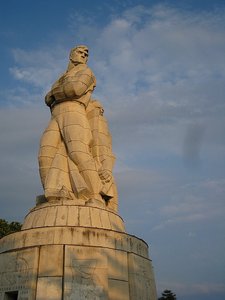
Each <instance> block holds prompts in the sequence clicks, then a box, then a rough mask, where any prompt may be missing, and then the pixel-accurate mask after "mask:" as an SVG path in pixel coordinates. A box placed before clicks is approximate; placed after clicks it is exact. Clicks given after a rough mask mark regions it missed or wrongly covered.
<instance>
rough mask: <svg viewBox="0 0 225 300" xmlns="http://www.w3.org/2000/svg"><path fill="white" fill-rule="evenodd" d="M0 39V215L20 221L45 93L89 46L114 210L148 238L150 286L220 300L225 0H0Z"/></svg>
mask: <svg viewBox="0 0 225 300" xmlns="http://www.w3.org/2000/svg"><path fill="white" fill-rule="evenodd" d="M0 40H1V42H0V55H1V63H0V65H1V68H0V78H1V81H0V126H1V131H0V135H1V136H0V139H1V145H0V154H1V155H0V157H1V158H0V170H1V179H0V190H1V196H0V201H1V216H0V217H1V218H4V219H7V220H9V221H12V220H18V221H22V220H23V218H24V216H25V214H26V213H27V212H28V209H29V208H32V207H33V206H34V203H35V197H36V195H38V194H41V193H42V189H41V184H40V180H39V175H38V165H37V152H38V145H39V139H40V136H41V134H42V132H43V129H44V128H45V126H46V125H47V122H48V120H49V115H50V114H49V111H48V109H47V107H45V105H44V100H43V99H44V95H45V93H46V91H47V90H48V88H49V87H50V85H51V84H52V82H53V81H54V80H55V79H56V78H57V76H58V75H59V74H60V73H61V72H62V71H63V70H64V69H65V68H66V65H67V57H68V52H69V50H70V49H71V48H72V47H73V46H74V45H77V44H87V45H88V46H89V48H90V59H89V65H90V66H91V68H92V69H93V71H94V73H95V75H96V77H97V87H96V90H95V94H94V96H95V97H96V98H98V99H99V100H100V101H101V102H102V103H103V104H104V107H105V114H106V117H107V119H108V120H109V125H110V128H111V131H112V135H113V149H114V152H115V154H116V156H117V161H116V167H115V172H114V173H115V177H116V179H117V183H118V188H119V201H120V215H121V216H122V217H123V218H124V220H125V224H126V228H127V231H128V233H130V234H134V235H136V236H138V237H140V238H143V239H144V240H145V241H146V242H147V243H148V244H149V245H150V256H151V258H152V260H153V265H154V269H155V276H156V283H157V290H158V293H159V294H160V293H161V292H162V291H163V290H164V289H166V288H168V289H171V290H172V291H173V292H174V293H176V294H177V298H178V299H179V300H187V299H188V300H202V299H204V300H208V299H210V300H222V299H224V298H225V256H224V253H225V235H224V231H225V221H224V214H225V134H224V132H225V85H224V80H225V59H224V54H225V3H224V1H218V0H217V1H207V0H205V1H203V0H202V1H201V0H195V1H194V0H193V1H188V0H187V1H184V0H183V1H182V0H180V1H178V0H177V1H175V0H173V1H151V0H149V1H141V0H140V1H132V0H127V1H126V0H124V1H119V0H118V1H116V0H111V1H108V0H105V1H100V0H97V1H85V0H83V1H75V0H73V1H70V0H64V1H53V0H48V1H47V0H46V1H43V0H39V1H28V0H21V1H16V0H15V1H12V0H8V1H7V2H5V1H2V3H1V10H0Z"/></svg>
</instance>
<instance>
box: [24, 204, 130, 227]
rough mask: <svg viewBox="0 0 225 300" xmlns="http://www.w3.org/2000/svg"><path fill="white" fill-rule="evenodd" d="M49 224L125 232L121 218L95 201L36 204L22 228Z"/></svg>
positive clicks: (47, 225)
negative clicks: (85, 203) (87, 203)
mask: <svg viewBox="0 0 225 300" xmlns="http://www.w3.org/2000/svg"><path fill="white" fill-rule="evenodd" d="M50 226H76V227H77V226H78V227H93V228H101V229H108V230H114V231H119V232H125V227H124V222H123V219H122V218H121V217H120V216H119V215H118V214H116V213H115V212H113V211H110V210H107V209H105V208H102V207H99V206H95V203H89V205H84V203H83V202H81V204H80V203H79V204H78V203H77V202H76V204H75V203H74V201H72V200H71V201H70V200H60V201H51V202H44V203H42V204H38V205H37V206H36V207H34V208H33V209H31V211H30V212H29V213H28V214H27V216H26V217H25V219H24V223H23V227H22V230H24V229H32V228H40V227H50Z"/></svg>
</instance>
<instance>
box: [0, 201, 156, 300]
mask: <svg viewBox="0 0 225 300" xmlns="http://www.w3.org/2000/svg"><path fill="white" fill-rule="evenodd" d="M0 253H1V255H0V300H7V299H19V300H34V299H35V300H48V299H52V300H62V299H63V300H72V299H73V300H84V299H85V300H89V299H90V300H100V299H101V300H139V299H141V300H156V299H157V296H156V289H155V281H154V275H153V271H152V265H151V261H150V259H149V256H148V246H147V244H146V243H145V242H144V241H143V240H140V239H138V238H137V237H135V236H131V235H129V234H127V233H126V232H125V228H124V224H123V220H122V219H121V218H120V217H119V215H117V214H116V213H115V212H112V211H109V210H107V209H104V208H100V207H94V206H85V205H74V203H73V201H60V202H55V203H43V204H40V205H37V206H36V207H35V208H34V209H33V210H31V212H30V213H29V214H28V215H27V216H26V218H25V221H24V225H23V228H22V231H21V232H17V233H14V234H10V235H8V236H6V237H4V238H2V239H1V240H0Z"/></svg>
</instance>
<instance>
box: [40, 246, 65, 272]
mask: <svg viewBox="0 0 225 300" xmlns="http://www.w3.org/2000/svg"><path fill="white" fill-rule="evenodd" d="M62 258H63V246H62V245H47V246H46V245H45V246H41V248H40V258H39V272H38V274H39V276H41V277H43V276H50V277H52V276H63V259H62Z"/></svg>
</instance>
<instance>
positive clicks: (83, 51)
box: [70, 45, 88, 65]
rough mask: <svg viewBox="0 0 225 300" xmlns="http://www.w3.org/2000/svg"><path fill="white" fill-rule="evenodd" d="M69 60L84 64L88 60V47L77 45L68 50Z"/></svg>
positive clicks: (76, 63)
mask: <svg viewBox="0 0 225 300" xmlns="http://www.w3.org/2000/svg"><path fill="white" fill-rule="evenodd" d="M70 61H71V62H72V63H73V64H75V65H78V64H86V63H87V61H88V47H87V46H84V45H79V46H76V47H75V48H73V49H72V50H71V51H70Z"/></svg>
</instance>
